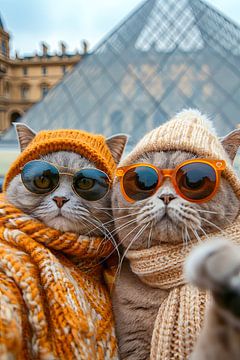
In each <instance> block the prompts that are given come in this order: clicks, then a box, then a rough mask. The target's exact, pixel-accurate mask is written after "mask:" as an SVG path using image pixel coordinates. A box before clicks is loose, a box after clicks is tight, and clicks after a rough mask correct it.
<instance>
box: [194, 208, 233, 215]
mask: <svg viewBox="0 0 240 360" xmlns="http://www.w3.org/2000/svg"><path fill="white" fill-rule="evenodd" d="M194 210H196V211H198V212H205V213H210V214H216V215H219V216H224V215H223V214H219V212H217V211H210V210H205V209H194ZM225 215H234V214H233V213H225Z"/></svg>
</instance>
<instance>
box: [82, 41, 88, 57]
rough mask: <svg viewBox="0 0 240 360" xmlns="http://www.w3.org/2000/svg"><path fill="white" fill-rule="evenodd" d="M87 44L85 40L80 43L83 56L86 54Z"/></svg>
mask: <svg viewBox="0 0 240 360" xmlns="http://www.w3.org/2000/svg"><path fill="white" fill-rule="evenodd" d="M88 48H89V46H88V42H87V41H86V40H83V41H82V49H83V55H86V54H87V53H88Z"/></svg>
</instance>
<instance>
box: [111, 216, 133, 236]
mask: <svg viewBox="0 0 240 360" xmlns="http://www.w3.org/2000/svg"><path fill="white" fill-rule="evenodd" d="M134 222H136V220H135V219H131V220H129V221H127V222H125V223H124V224H122V225H120V226H118V227H116V228H115V229H114V231H113V232H112V234H113V235H115V234H117V233H118V232H119V231H120V230H123V229H125V227H127V226H130V225H131V224H132V223H134Z"/></svg>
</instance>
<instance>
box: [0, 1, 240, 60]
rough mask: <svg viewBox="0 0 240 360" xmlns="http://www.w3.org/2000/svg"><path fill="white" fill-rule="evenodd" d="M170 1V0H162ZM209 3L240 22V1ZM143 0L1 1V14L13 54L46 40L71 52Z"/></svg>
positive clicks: (101, 34)
mask: <svg viewBox="0 0 240 360" xmlns="http://www.w3.org/2000/svg"><path fill="white" fill-rule="evenodd" d="M162 1H167V0H162ZM208 3H209V4H210V5H212V6H214V7H215V8H217V9H218V10H220V11H221V12H222V13H224V14H225V15H226V16H227V17H229V18H230V19H232V20H234V21H235V22H236V23H238V24H239V25H240V0H208ZM139 4H141V0H0V14H1V17H2V20H3V22H4V25H5V28H6V29H7V30H8V31H9V32H10V35H11V47H12V54H13V53H14V52H15V50H17V51H18V53H19V54H20V55H27V54H32V53H35V52H36V51H38V50H39V43H40V42H41V41H44V42H46V43H47V44H48V45H49V46H50V51H51V52H55V51H58V49H59V41H60V40H62V41H64V42H66V43H67V44H68V50H69V51H70V52H72V51H75V50H76V49H78V50H79V51H81V41H82V40H83V39H85V40H87V41H88V43H89V44H90V48H93V47H94V46H96V44H97V43H98V42H99V41H100V40H101V39H102V38H103V37H104V36H105V35H106V34H107V33H108V32H110V31H111V30H112V29H113V28H114V27H115V26H116V25H117V24H118V23H119V22H120V21H122V19H123V18H124V17H125V16H127V15H128V14H129V12H131V11H132V10H134V8H135V7H136V6H139Z"/></svg>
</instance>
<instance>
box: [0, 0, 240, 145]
mask: <svg viewBox="0 0 240 360" xmlns="http://www.w3.org/2000/svg"><path fill="white" fill-rule="evenodd" d="M189 107H192V108H199V109H200V110H201V111H202V112H204V113H207V114H208V115H209V116H210V117H211V118H212V119H213V121H214V122H215V126H216V128H217V129H218V131H219V133H220V134H222V135H223V134H225V133H227V132H229V131H230V130H232V129H234V128H236V126H237V124H238V123H239V122H240V27H239V26H237V25H236V24H234V23H232V22H231V21H230V20H229V19H227V18H226V17H225V16H224V15H222V14H220V13H219V12H218V11H216V10H215V9H213V8H212V7H210V6H209V5H207V4H206V3H205V2H203V1H201V0H147V1H146V2H144V3H143V4H142V5H141V6H140V7H139V8H138V9H136V10H135V11H134V12H133V13H132V14H130V16H129V17H128V18H127V19H125V20H124V21H123V22H122V23H121V24H120V25H119V26H117V27H116V28H115V29H114V30H113V31H112V33H111V34H110V35H109V36H107V37H106V38H105V39H104V40H103V41H102V42H101V43H100V44H99V46H97V48H96V49H95V50H93V52H92V53H91V54H88V55H86V56H85V57H84V59H83V60H82V61H81V62H80V63H79V64H78V65H77V66H76V67H75V68H74V70H73V71H72V72H71V73H69V74H67V75H66V76H65V77H64V79H63V80H62V81H61V83H59V85H57V86H56V87H55V88H53V89H52V90H51V91H50V92H49V93H48V95H47V96H46V97H45V98H44V99H43V100H42V101H41V102H39V103H38V104H37V105H35V106H33V107H32V108H31V109H30V110H29V111H28V113H27V114H26V115H25V116H24V117H23V118H22V120H23V122H25V123H27V124H28V125H29V126H30V127H31V128H33V129H34V130H39V129H43V128H45V129H52V128H77V129H85V130H88V131H92V132H97V133H103V134H105V135H106V136H110V135H111V134H114V133H130V134H131V140H130V146H131V145H132V144H133V143H134V142H135V141H136V140H138V139H139V138H141V137H142V136H143V134H144V133H145V132H146V131H149V130H150V129H152V128H153V127H156V126H158V125H160V124H161V122H163V121H165V120H166V119H168V118H169V117H170V116H171V115H173V114H174V113H176V112H177V111H180V110H181V109H182V108H189ZM14 138H15V134H14V132H13V131H12V130H10V131H9V132H8V133H7V134H6V135H5V136H4V138H3V139H4V140H11V139H14Z"/></svg>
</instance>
